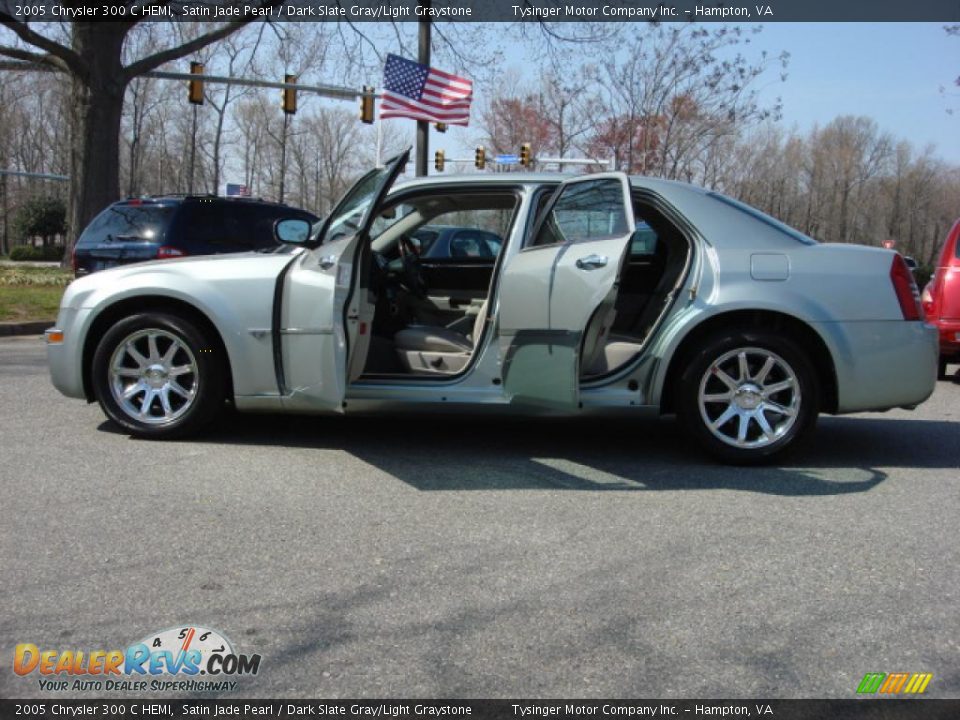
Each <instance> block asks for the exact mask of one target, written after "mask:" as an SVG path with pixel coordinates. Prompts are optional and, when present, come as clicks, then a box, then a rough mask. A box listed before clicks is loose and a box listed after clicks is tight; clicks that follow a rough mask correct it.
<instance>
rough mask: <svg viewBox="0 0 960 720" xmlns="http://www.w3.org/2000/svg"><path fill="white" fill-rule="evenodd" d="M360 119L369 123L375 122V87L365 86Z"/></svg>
mask: <svg viewBox="0 0 960 720" xmlns="http://www.w3.org/2000/svg"><path fill="white" fill-rule="evenodd" d="M360 121H361V122H364V123H366V124H367V125H372V124H373V88H372V87H367V86H366V85H364V86H363V95H361V96H360Z"/></svg>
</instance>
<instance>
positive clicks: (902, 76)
mask: <svg viewBox="0 0 960 720" xmlns="http://www.w3.org/2000/svg"><path fill="white" fill-rule="evenodd" d="M756 42H757V45H758V46H760V47H763V48H764V49H767V50H770V51H774V50H780V49H783V50H787V51H788V52H789V53H790V55H791V57H790V66H789V68H788V72H789V77H788V78H787V81H786V82H785V83H775V87H770V88H767V89H766V91H767V92H771V93H772V94H779V95H780V96H781V97H782V98H783V105H784V107H783V122H784V123H785V124H786V125H787V126H791V125H793V124H794V123H796V125H797V126H798V127H799V128H800V130H801V131H803V130H806V129H809V128H810V127H812V126H813V125H814V124H817V123H819V124H821V125H823V124H826V123H827V122H829V121H830V120H831V119H833V118H835V117H836V116H838V115H846V114H854V115H867V116H869V117H872V118H873V119H874V120H876V121H877V123H878V124H879V126H880V128H881V129H882V130H886V131H888V132H890V133H892V134H893V135H895V136H896V137H897V138H898V139H899V138H905V139H908V140H911V141H912V142H913V143H914V144H915V145H917V146H919V147H922V146H924V145H926V144H928V143H933V144H935V145H936V147H937V151H938V152H937V154H938V155H939V156H940V157H941V158H943V159H944V160H948V161H950V162H951V163H954V164H957V165H960V87H957V86H956V85H954V84H953V83H954V80H955V79H956V78H957V76H960V37H957V36H949V35H947V33H946V32H944V29H943V23H769V24H767V25H765V26H764V30H763V32H762V33H761V34H760V36H759V37H758V39H757V41H756ZM941 86H944V87H945V88H946V90H947V92H948V94H949V95H948V96H946V97H945V96H944V95H943V94H941V92H940V87H941ZM951 108H952V109H953V110H954V114H953V115H950V114H948V112H947V110H948V109H951Z"/></svg>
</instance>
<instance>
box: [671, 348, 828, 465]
mask: <svg viewBox="0 0 960 720" xmlns="http://www.w3.org/2000/svg"><path fill="white" fill-rule="evenodd" d="M675 397H676V398H677V413H678V415H679V416H680V420H681V422H682V423H683V424H684V425H685V426H686V428H687V429H688V430H689V431H690V433H691V434H692V435H693V436H694V437H695V438H696V439H697V441H698V442H699V443H700V445H701V446H702V447H703V448H704V449H705V450H706V451H707V452H708V453H710V454H711V455H713V456H714V457H717V458H719V459H720V460H722V461H724V462H727V463H733V464H737V465H752V464H758V463H763V462H769V461H771V460H773V459H774V458H777V457H780V456H782V455H783V454H784V453H785V452H787V451H790V450H792V449H794V448H795V447H796V446H797V445H798V444H799V443H801V442H802V441H803V440H804V439H806V438H807V437H809V435H810V432H811V431H812V430H813V427H814V425H815V424H816V420H817V414H818V413H819V411H820V387H819V383H818V379H817V374H816V371H815V369H814V367H813V364H812V363H811V361H810V359H809V358H808V356H807V354H806V353H805V352H804V351H803V350H802V349H801V348H800V347H799V346H798V345H797V344H796V343H795V342H794V341H793V340H792V339H790V338H788V337H785V336H783V335H779V334H775V333H769V332H764V331H756V332H754V331H749V332H738V331H735V330H729V331H725V332H721V333H718V334H716V335H713V336H712V337H710V338H708V339H707V341H706V342H705V343H704V345H703V349H702V350H700V352H698V353H697V354H695V355H694V356H693V357H692V358H691V359H690V361H689V363H688V364H687V367H686V369H685V370H684V372H683V373H682V375H681V376H680V378H679V380H678V387H677V388H676V394H675Z"/></svg>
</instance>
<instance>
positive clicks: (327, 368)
mask: <svg viewBox="0 0 960 720" xmlns="http://www.w3.org/2000/svg"><path fill="white" fill-rule="evenodd" d="M409 154H410V151H409V150H407V151H406V152H404V153H401V154H400V155H398V156H397V157H395V158H392V159H391V160H388V161H387V163H386V165H385V166H384V167H383V168H378V169H376V170H373V171H371V172H370V173H368V174H366V175H365V176H364V177H362V178H361V179H360V180H359V181H358V182H357V184H356V185H354V186H353V187H352V188H351V189H350V191H349V192H348V193H347V194H346V195H345V196H344V197H343V199H342V200H341V201H340V203H339V204H338V205H337V207H336V208H334V210H333V212H332V213H330V215H329V216H328V217H327V219H326V220H324V223H323V226H322V228H321V230H320V231H319V233H318V234H317V236H316V238H315V239H314V240H313V241H312V242H311V243H310V245H309V248H310V249H309V250H307V251H306V252H304V253H303V254H302V255H301V256H300V257H299V258H297V259H296V260H294V262H293V263H292V264H291V266H290V267H289V269H288V272H287V273H286V275H285V276H284V277H283V278H282V279H281V282H282V283H283V285H282V289H281V291H280V298H279V302H280V306H279V312H278V313H275V316H278V321H277V322H276V326H275V328H274V342H275V343H276V345H275V347H279V352H280V363H279V367H280V372H279V373H278V378H277V379H278V385H279V386H280V393H281V395H282V396H283V397H284V404H285V405H286V406H287V407H289V408H290V409H300V410H338V411H339V410H341V409H342V407H343V399H344V396H345V395H346V392H347V383H348V378H347V368H348V367H349V365H350V358H351V355H354V354H358V353H359V354H361V355H365V354H366V351H367V347H368V345H369V332H370V329H369V327H361V326H362V325H363V323H361V322H360V313H359V295H360V294H359V293H358V292H357V286H358V284H359V278H358V277H357V276H358V273H357V268H358V265H359V263H360V258H361V254H362V253H363V252H364V249H368V248H369V245H370V227H371V225H372V224H373V221H374V219H375V218H376V217H377V213H378V210H379V208H380V206H381V204H382V203H383V199H384V197H385V196H386V194H387V191H388V190H389V189H390V186H391V185H393V182H394V180H396V178H397V176H398V175H399V174H400V173H401V172H402V171H403V168H404V166H405V165H406V163H407V159H408V157H409ZM361 333H362V334H363V337H361ZM361 340H362V342H361ZM363 359H364V358H363V357H360V358H356V361H357V363H359V364H360V365H361V366H362V364H363Z"/></svg>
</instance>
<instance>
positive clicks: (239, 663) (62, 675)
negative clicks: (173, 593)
mask: <svg viewBox="0 0 960 720" xmlns="http://www.w3.org/2000/svg"><path fill="white" fill-rule="evenodd" d="M259 670H260V655H241V654H238V653H237V652H235V651H234V649H233V643H231V642H230V641H229V640H228V639H227V638H226V636H224V635H223V634H222V633H219V632H217V631H216V630H211V629H209V628H204V627H200V626H197V625H187V626H181V627H175V628H169V629H167V630H163V631H161V632H158V633H152V634H150V635H147V636H146V637H145V638H143V639H142V640H141V641H139V642H137V643H134V644H133V645H130V646H129V647H127V649H126V650H58V649H53V650H50V649H41V648H39V647H38V646H37V645H35V644H33V643H20V644H18V645H17V646H16V648H15V649H14V657H13V671H14V672H15V673H16V674H17V675H20V676H23V677H26V676H32V675H36V676H38V677H37V682H38V683H39V685H40V689H41V690H49V691H60V690H70V691H76V690H95V691H101V692H102V691H134V692H144V691H147V690H150V691H165V690H169V691H181V692H203V691H220V692H222V691H225V690H233V689H235V688H236V686H237V682H236V680H234V679H233V678H235V677H237V676H248V675H256V674H257V672H258V671H259ZM201 677H202V679H201Z"/></svg>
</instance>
